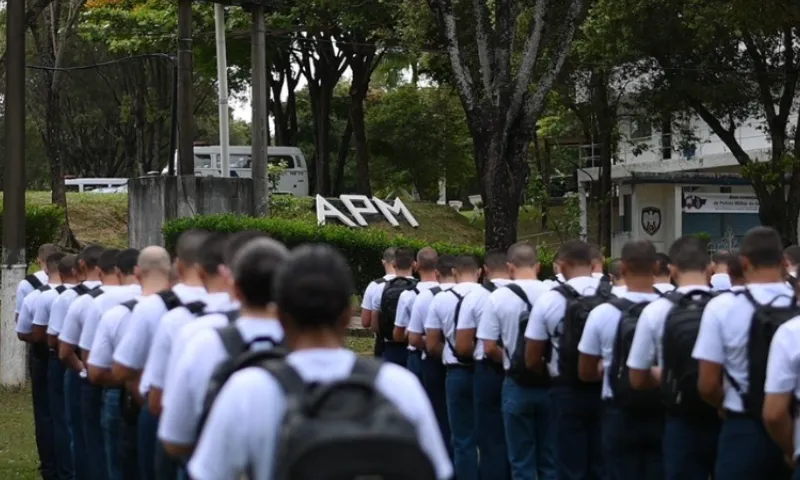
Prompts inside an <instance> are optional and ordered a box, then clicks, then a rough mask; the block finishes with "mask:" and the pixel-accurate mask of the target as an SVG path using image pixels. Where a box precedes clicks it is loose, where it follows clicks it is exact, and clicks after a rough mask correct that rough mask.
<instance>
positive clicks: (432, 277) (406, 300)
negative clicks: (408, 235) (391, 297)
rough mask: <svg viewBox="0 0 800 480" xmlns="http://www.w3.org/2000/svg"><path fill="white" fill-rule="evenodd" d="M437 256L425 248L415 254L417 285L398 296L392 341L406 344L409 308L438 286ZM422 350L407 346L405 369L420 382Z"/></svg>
mask: <svg viewBox="0 0 800 480" xmlns="http://www.w3.org/2000/svg"><path fill="white" fill-rule="evenodd" d="M438 261H439V255H438V254H437V253H436V250H434V249H432V248H430V247H426V248H423V249H421V250H420V251H419V252H417V261H416V263H415V268H416V270H417V274H419V283H417V286H416V287H415V288H414V289H413V290H407V291H405V292H403V293H402V295H400V300H399V301H398V302H397V316H396V317H395V321H394V341H395V342H408V339H407V338H406V328H408V324H409V323H410V322H411V307H412V306H413V305H414V302H415V301H416V300H417V296H419V294H420V293H421V292H424V291H425V290H428V289H430V288H433V287H436V286H438V285H439V282H438V280H437V278H436V264H437V262H438ZM423 351H424V349H423V348H417V347H415V346H414V345H412V344H411V343H409V344H408V360H407V361H406V368H408V370H409V371H410V372H411V373H413V374H414V375H416V376H417V378H418V379H419V380H420V381H422V353H423Z"/></svg>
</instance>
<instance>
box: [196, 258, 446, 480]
mask: <svg viewBox="0 0 800 480" xmlns="http://www.w3.org/2000/svg"><path fill="white" fill-rule="evenodd" d="M276 283H277V284H276V290H275V295H276V301H277V304H278V312H279V315H280V320H281V323H282V324H283V325H284V328H285V330H286V335H287V341H288V344H289V346H290V349H291V351H292V353H291V354H289V356H288V357H287V358H286V364H288V365H289V366H291V368H292V369H293V370H294V371H295V372H296V373H297V374H298V375H299V377H300V378H301V379H302V380H303V381H305V382H315V383H318V384H319V383H321V384H326V383H331V382H336V381H338V380H343V379H345V378H347V376H348V375H349V373H350V371H351V369H352V368H353V365H354V364H355V363H356V358H357V356H356V354H354V353H353V352H351V351H348V350H346V349H343V348H342V344H343V342H344V336H345V332H346V329H347V327H348V325H349V323H350V317H351V309H350V294H351V291H352V288H353V280H352V274H351V273H350V269H349V268H348V266H347V262H346V260H345V259H344V258H343V257H342V256H341V254H339V253H338V252H336V251H335V250H333V249H332V248H330V247H327V246H320V245H310V246H303V247H300V248H298V249H296V250H295V251H294V252H292V254H291V258H290V259H289V262H288V264H287V265H285V266H284V268H282V269H281V272H280V274H279V277H278V278H277V281H276ZM374 385H375V388H376V389H377V391H379V392H380V393H381V394H382V395H383V396H384V397H385V398H386V399H387V400H388V401H389V402H391V404H393V405H395V406H396V407H397V409H398V410H399V412H400V413H401V414H402V415H403V416H404V417H405V418H407V419H408V421H409V422H411V424H412V425H413V427H414V428H415V430H416V435H417V437H418V439H419V447H420V448H421V450H422V451H423V452H424V453H425V454H426V456H427V458H429V459H430V468H432V469H433V470H434V471H435V477H436V478H438V479H442V480H445V479H450V478H452V476H453V468H452V464H451V463H450V459H449V458H448V455H447V451H446V450H445V447H444V443H443V442H442V438H441V434H440V433H439V431H438V428H437V426H436V420H435V417H434V415H433V411H432V410H431V406H430V404H429V403H428V401H427V399H426V398H425V394H424V392H423V390H422V388H421V386H420V384H419V381H418V380H417V379H416V377H414V375H413V374H411V373H410V372H409V371H408V370H406V369H405V368H401V367H398V366H397V365H394V364H391V363H384V364H383V365H382V366H381V367H380V370H379V371H378V375H377V378H376V379H375V383H374ZM285 410H286V398H285V394H284V392H283V391H282V389H281V387H280V384H279V383H278V382H277V381H276V380H275V378H274V377H273V376H272V375H271V374H270V373H268V372H267V371H266V370H264V369H261V368H258V367H253V368H248V369H245V370H243V371H241V372H238V373H236V374H235V375H234V376H233V377H232V378H231V379H230V380H229V381H228V383H227V384H226V385H225V387H224V388H223V389H222V392H221V393H220V395H219V397H218V398H217V401H216V402H215V404H214V407H213V408H212V411H211V415H210V417H209V419H208V423H207V425H206V427H205V428H204V430H203V433H202V436H201V438H200V441H199V444H198V446H197V449H196V451H195V453H194V455H193V456H192V459H191V461H190V463H189V473H190V475H191V477H192V478H194V479H196V480H230V479H232V478H239V477H240V476H241V475H242V474H244V473H247V474H248V476H249V478H250V479H251V480H270V479H272V478H274V477H275V469H276V468H278V466H279V465H280V464H281V463H283V462H285V461H286V459H285V457H284V456H283V455H281V454H279V453H278V452H279V449H280V448H281V443H280V433H281V431H282V430H283V428H282V420H283V416H284V412H285ZM242 418H247V419H248V421H247V422H242V421H241V419H242ZM365 455H368V453H367V452H363V451H361V450H360V449H350V450H348V452H347V454H346V456H347V458H343V459H342V462H343V463H344V464H347V465H353V464H355V463H357V462H358V461H359V460H360V459H364V458H363V457H364V456H365ZM412 468H414V466H412ZM421 468H422V466H420V469H421ZM363 473H366V472H359V474H363ZM359 476H360V475H359Z"/></svg>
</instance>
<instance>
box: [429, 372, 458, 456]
mask: <svg viewBox="0 0 800 480" xmlns="http://www.w3.org/2000/svg"><path fill="white" fill-rule="evenodd" d="M446 375H447V371H446V370H445V368H444V365H442V359H441V358H431V357H427V358H426V359H425V360H423V361H422V386H423V387H424V388H425V393H427V394H428V399H429V400H430V401H431V406H432V407H433V413H434V415H436V422H437V423H438V424H439V431H441V432H442V439H443V440H444V444H445V447H447V451H448V452H449V454H450V456H451V457H452V456H453V446H452V439H451V435H450V421H449V420H448V417H447V392H446V390H445V377H446Z"/></svg>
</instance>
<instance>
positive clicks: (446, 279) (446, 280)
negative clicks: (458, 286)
mask: <svg viewBox="0 0 800 480" xmlns="http://www.w3.org/2000/svg"><path fill="white" fill-rule="evenodd" d="M439 283H456V279H455V278H453V277H442V278H440V279H439Z"/></svg>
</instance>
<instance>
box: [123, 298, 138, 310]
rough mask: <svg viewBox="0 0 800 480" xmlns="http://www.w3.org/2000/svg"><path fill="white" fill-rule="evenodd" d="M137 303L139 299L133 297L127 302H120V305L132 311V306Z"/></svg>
mask: <svg viewBox="0 0 800 480" xmlns="http://www.w3.org/2000/svg"><path fill="white" fill-rule="evenodd" d="M137 303H139V300H136V299H135V298H133V299H131V300H128V301H127V302H122V303H120V305H122V306H123V307H125V308H127V309H128V310H130V311H131V312H132V311H133V307H135V306H136V304H137Z"/></svg>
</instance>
